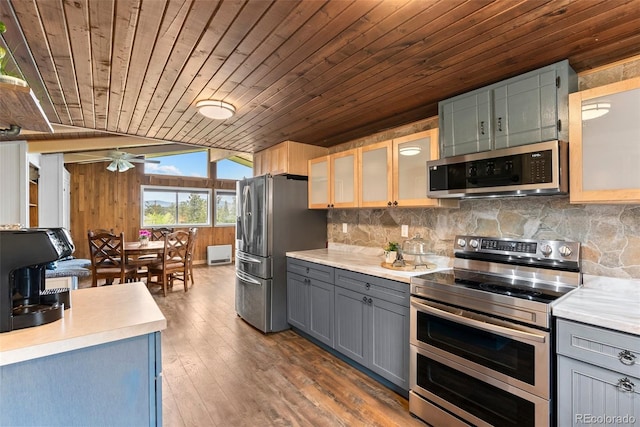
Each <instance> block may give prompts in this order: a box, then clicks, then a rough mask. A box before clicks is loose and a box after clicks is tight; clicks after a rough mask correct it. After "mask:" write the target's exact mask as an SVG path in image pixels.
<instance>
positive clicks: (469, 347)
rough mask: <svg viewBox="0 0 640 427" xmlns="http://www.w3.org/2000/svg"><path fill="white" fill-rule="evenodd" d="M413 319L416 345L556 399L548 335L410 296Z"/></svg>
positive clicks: (475, 369)
mask: <svg viewBox="0 0 640 427" xmlns="http://www.w3.org/2000/svg"><path fill="white" fill-rule="evenodd" d="M487 304H488V305H489V304H490V302H487ZM410 316H411V328H410V341H411V344H412V345H414V346H416V347H418V348H421V349H424V350H427V351H428V352H430V353H432V354H435V355H439V356H440V357H442V358H445V359H446V360H451V361H452V362H455V363H456V364H459V365H464V366H467V367H469V368H470V369H472V370H473V371H475V372H478V373H481V374H483V375H484V376H487V377H492V378H495V379H496V380H498V381H500V382H501V383H505V384H508V385H510V386H514V387H517V388H519V389H521V390H524V391H526V392H529V393H532V394H535V395H537V396H539V397H541V398H543V399H547V400H548V399H550V398H551V392H552V391H551V386H550V385H551V375H552V360H551V351H552V343H551V334H550V333H549V332H546V331H541V330H538V329H534V328H528V327H525V326H522V325H517V324H514V323H512V322H509V321H502V320H500V319H496V318H493V317H490V316H485V315H481V314H478V313H475V312H469V311H465V310H462V309H460V308H456V307H451V306H448V305H445V304H439V303H436V302H433V301H429V300H425V299H422V298H417V297H411V314H410Z"/></svg>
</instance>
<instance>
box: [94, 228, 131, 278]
mask: <svg viewBox="0 0 640 427" xmlns="http://www.w3.org/2000/svg"><path fill="white" fill-rule="evenodd" d="M87 237H88V240H89V254H90V258H91V286H94V287H95V286H98V279H106V281H107V284H111V283H113V280H114V279H119V280H120V283H124V282H126V281H127V280H128V279H133V278H134V277H135V273H136V267H135V266H131V265H128V264H127V262H126V258H125V255H124V233H120V234H119V235H117V234H113V233H109V232H104V230H103V231H102V232H97V233H96V232H95V231H93V230H89V232H88V233H87Z"/></svg>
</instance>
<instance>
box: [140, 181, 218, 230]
mask: <svg viewBox="0 0 640 427" xmlns="http://www.w3.org/2000/svg"><path fill="white" fill-rule="evenodd" d="M146 190H154V191H163V192H167V193H172V192H173V193H175V194H176V199H177V197H178V195H179V194H180V193H201V194H206V195H207V221H206V222H205V223H182V224H180V223H176V224H147V225H145V223H144V211H145V203H144V196H145V191H146ZM212 194H213V192H212V191H211V188H204V187H175V186H168V185H141V186H140V226H141V228H149V227H211V226H212V223H213V217H212V214H211V212H212V208H213V202H212V198H211V197H212ZM178 208H179V202H177V203H176V214H177V213H178V211H177V209H178ZM176 218H178V216H177V215H176Z"/></svg>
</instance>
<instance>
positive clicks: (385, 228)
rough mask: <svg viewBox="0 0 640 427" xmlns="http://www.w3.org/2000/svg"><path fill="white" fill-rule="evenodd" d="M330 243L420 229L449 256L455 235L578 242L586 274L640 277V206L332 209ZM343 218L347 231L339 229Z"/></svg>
mask: <svg viewBox="0 0 640 427" xmlns="http://www.w3.org/2000/svg"><path fill="white" fill-rule="evenodd" d="M327 219H328V239H329V241H330V242H334V243H343V244H349V245H357V246H368V247H379V248H382V247H383V246H384V245H385V244H386V243H387V242H388V241H395V242H399V243H402V242H403V241H404V240H406V239H407V238H406V237H400V230H401V226H402V225H407V226H408V227H409V238H411V237H413V236H415V235H416V234H420V236H421V237H422V238H424V239H425V240H427V241H428V242H429V243H430V245H431V247H430V248H429V250H430V251H432V252H434V253H435V254H437V255H443V256H449V257H451V256H453V240H454V238H455V236H456V235H458V234H469V235H476V236H489V237H514V238H531V239H554V240H568V241H577V242H580V243H581V244H582V260H583V263H582V271H583V273H585V274H592V275H597V276H610V277H620V278H636V279H640V205H570V204H569V198H568V197H561V196H554V197H544V196H535V197H508V198H501V199H473V200H462V201H461V202H460V208H459V209H437V208H430V209H418V208H416V209H408V208H405V209H398V208H391V209H332V210H329V211H328V216H327ZM343 223H347V229H348V230H349V232H348V233H343V232H342V224H343Z"/></svg>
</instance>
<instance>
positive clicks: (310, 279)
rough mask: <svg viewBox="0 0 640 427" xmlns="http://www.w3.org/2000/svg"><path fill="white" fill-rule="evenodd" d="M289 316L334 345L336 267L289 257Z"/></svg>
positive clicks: (299, 325) (296, 323) (317, 337)
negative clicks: (334, 280) (334, 271)
mask: <svg viewBox="0 0 640 427" xmlns="http://www.w3.org/2000/svg"><path fill="white" fill-rule="evenodd" d="M287 320H288V322H289V324H290V325H291V326H293V327H295V328H298V329H299V330H301V331H303V332H305V333H307V334H309V335H311V336H312V337H314V338H316V339H317V340H319V341H320V342H322V343H324V344H326V345H328V346H330V347H333V346H334V342H333V337H334V333H333V331H334V326H333V322H334V285H333V267H327V266H324V265H319V264H314V263H310V262H306V261H300V260H292V259H290V258H289V259H288V260H287Z"/></svg>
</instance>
